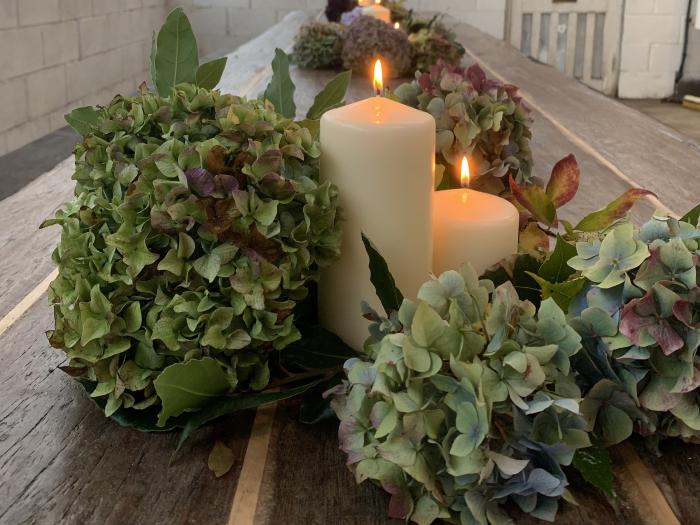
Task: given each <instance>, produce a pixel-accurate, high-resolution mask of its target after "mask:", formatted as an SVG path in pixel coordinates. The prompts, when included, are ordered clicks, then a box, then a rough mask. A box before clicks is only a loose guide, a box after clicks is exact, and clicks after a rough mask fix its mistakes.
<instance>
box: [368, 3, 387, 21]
mask: <svg viewBox="0 0 700 525" xmlns="http://www.w3.org/2000/svg"><path fill="white" fill-rule="evenodd" d="M362 14H363V15H365V16H372V17H374V18H377V19H379V20H381V21H382V22H386V23H387V24H391V10H390V9H387V8H386V7H384V6H383V5H381V4H380V3H379V2H376V3H374V4H372V5H368V6H367V7H363V8H362Z"/></svg>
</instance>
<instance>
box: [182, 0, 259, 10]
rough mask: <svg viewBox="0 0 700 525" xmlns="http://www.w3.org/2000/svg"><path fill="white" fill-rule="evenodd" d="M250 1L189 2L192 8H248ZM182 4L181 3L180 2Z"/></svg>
mask: <svg viewBox="0 0 700 525" xmlns="http://www.w3.org/2000/svg"><path fill="white" fill-rule="evenodd" d="M250 2H251V0H190V3H191V4H192V5H193V6H194V7H243V8H249V7H250ZM180 4H182V2H180Z"/></svg>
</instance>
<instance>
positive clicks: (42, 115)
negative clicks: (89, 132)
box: [0, 0, 166, 155]
mask: <svg viewBox="0 0 700 525" xmlns="http://www.w3.org/2000/svg"><path fill="white" fill-rule="evenodd" d="M165 4H166V0H118V1H117V0H0V155H2V154H4V153H7V152H9V151H12V150H14V149H17V148H19V147H21V146H23V145H25V144H27V143H29V142H31V141H33V140H35V139H37V138H39V137H41V136H43V135H45V134H47V133H49V132H51V131H53V130H55V129H58V128H60V127H62V126H64V125H65V121H64V119H63V115H64V114H65V113H67V112H69V111H70V110H71V109H73V108H75V107H78V106H83V105H88V104H96V103H102V104H104V103H107V102H109V100H110V99H111V98H112V96H113V95H114V94H116V93H130V92H133V91H135V90H136V88H137V87H138V84H139V83H140V82H141V81H142V80H146V79H147V70H148V60H149V51H150V46H151V34H152V31H153V29H154V28H157V27H158V26H160V24H161V23H162V21H163V19H164V17H165V15H166V11H165V9H166V7H165Z"/></svg>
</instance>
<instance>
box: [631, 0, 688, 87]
mask: <svg viewBox="0 0 700 525" xmlns="http://www.w3.org/2000/svg"><path fill="white" fill-rule="evenodd" d="M688 1H689V0H631V1H627V2H626V3H625V13H624V28H623V33H622V45H621V54H620V80H619V86H618V95H619V97H620V98H664V97H667V96H670V95H672V94H673V91H674V87H675V78H676V72H677V71H678V68H679V66H680V61H681V55H682V47H683V34H684V30H685V20H686V11H687V8H688Z"/></svg>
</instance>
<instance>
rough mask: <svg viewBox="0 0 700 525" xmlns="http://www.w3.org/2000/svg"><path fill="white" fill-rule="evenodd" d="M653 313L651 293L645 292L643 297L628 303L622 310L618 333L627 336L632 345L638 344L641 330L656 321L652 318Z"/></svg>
mask: <svg viewBox="0 0 700 525" xmlns="http://www.w3.org/2000/svg"><path fill="white" fill-rule="evenodd" d="M654 313H655V308H654V296H653V295H652V292H647V294H646V295H645V296H644V297H641V298H639V299H634V300H632V301H630V302H629V303H627V304H626V305H625V307H624V308H623V310H622V316H621V318H620V333H621V334H623V335H625V336H627V337H628V338H629V340H630V341H632V342H633V343H634V344H638V343H639V338H640V336H641V334H642V330H645V329H646V328H648V327H649V326H650V325H652V324H654V322H655V321H656V319H655V318H654V317H653V315H654Z"/></svg>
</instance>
